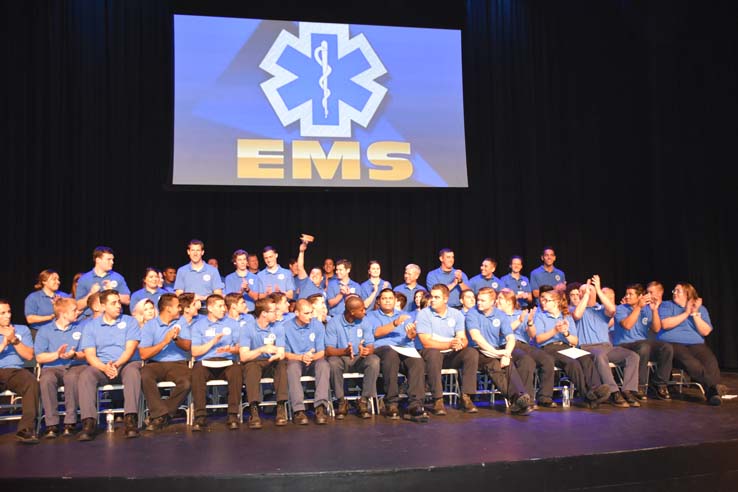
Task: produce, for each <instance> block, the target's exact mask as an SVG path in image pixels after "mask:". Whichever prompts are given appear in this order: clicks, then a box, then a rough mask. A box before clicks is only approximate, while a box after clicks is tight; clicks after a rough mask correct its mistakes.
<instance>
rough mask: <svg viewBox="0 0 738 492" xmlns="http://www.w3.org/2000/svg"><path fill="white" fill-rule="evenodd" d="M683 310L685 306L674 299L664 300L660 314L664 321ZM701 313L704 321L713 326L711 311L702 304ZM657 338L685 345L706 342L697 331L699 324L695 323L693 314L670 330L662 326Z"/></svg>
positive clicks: (660, 307)
mask: <svg viewBox="0 0 738 492" xmlns="http://www.w3.org/2000/svg"><path fill="white" fill-rule="evenodd" d="M683 312H684V308H683V307H681V306H680V305H679V304H677V303H675V302H673V301H664V302H662V303H661V305H660V306H659V316H660V317H661V321H662V323H663V320H664V319H666V318H671V317H672V316H678V315H680V314H682V313H683ZM700 315H701V316H702V319H703V320H704V322H705V323H707V324H708V325H710V327H711V328H712V322H711V321H710V313H708V312H707V308H706V307H705V306H700ZM656 339H657V340H661V341H662V342H669V343H681V344H684V345H696V344H698V343H705V338H704V337H703V336H702V335H700V332H698V331H697V325H695V323H694V320H693V319H692V317H691V316H689V317H687V319H686V320H684V321H682V322H681V323H679V324H678V325H676V326H675V327H674V328H672V329H670V330H664V329H663V328H662V329H661V330H659V332H658V333H657V334H656Z"/></svg>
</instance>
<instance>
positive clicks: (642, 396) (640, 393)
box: [633, 390, 648, 401]
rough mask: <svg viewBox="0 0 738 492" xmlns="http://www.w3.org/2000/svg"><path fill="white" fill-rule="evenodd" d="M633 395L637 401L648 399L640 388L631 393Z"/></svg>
mask: <svg viewBox="0 0 738 492" xmlns="http://www.w3.org/2000/svg"><path fill="white" fill-rule="evenodd" d="M633 396H635V398H636V400H638V401H646V400H648V395H646V393H644V392H643V391H641V390H638V391H636V392H635V393H633Z"/></svg>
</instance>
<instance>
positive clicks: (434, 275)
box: [408, 267, 469, 308]
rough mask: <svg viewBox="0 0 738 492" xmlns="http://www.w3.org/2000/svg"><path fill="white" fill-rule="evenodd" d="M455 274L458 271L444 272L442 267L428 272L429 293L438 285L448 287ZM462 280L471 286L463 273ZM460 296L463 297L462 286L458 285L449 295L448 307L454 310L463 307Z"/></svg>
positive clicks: (426, 283)
mask: <svg viewBox="0 0 738 492" xmlns="http://www.w3.org/2000/svg"><path fill="white" fill-rule="evenodd" d="M455 272H456V269H452V270H451V271H448V272H444V271H443V270H442V269H441V268H440V267H439V268H436V269H435V270H433V271H431V272H428V276H427V277H425V285H426V286H427V287H428V291H430V290H431V289H432V288H433V286H434V285H436V284H443V285H446V286H448V285H449V284H450V283H452V282H453V281H454V279H455V278H456V275H455ZM461 280H462V282H464V283H465V284H466V285H469V278H468V277H467V276H466V274H465V273H462V275H461ZM460 295H461V286H459V285H457V286H456V287H454V288H453V289H451V292H449V294H448V306H449V307H452V308H456V307H459V306H461V301H460V300H459V296H460ZM408 302H410V300H409V299H408Z"/></svg>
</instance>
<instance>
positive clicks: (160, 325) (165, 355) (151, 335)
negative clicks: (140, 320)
mask: <svg viewBox="0 0 738 492" xmlns="http://www.w3.org/2000/svg"><path fill="white" fill-rule="evenodd" d="M175 326H179V335H177V336H178V337H179V338H181V339H183V340H191V339H192V335H191V334H190V327H189V324H188V323H187V321H186V320H185V319H184V318H179V319H175V320H172V321H171V322H170V323H164V321H162V319H161V318H160V317H159V316H157V317H156V318H154V319H150V320H149V321H147V322H146V324H145V325H144V326H143V328H142V329H141V343H139V347H153V346H154V345H156V344H158V343H161V341H162V340H164V337H165V336H166V335H167V333H168V332H169V330H171V329H172V328H174V327H175ZM189 359H190V353H189V352H186V351H184V350H182V349H181V348H179V347H178V346H177V343H176V342H174V341H171V342H169V343H168V344H167V345H166V346H165V347H164V348H163V349H161V351H160V352H159V353H158V354H156V355H155V356H153V357H152V358H151V360H155V361H157V362H177V361H182V360H189Z"/></svg>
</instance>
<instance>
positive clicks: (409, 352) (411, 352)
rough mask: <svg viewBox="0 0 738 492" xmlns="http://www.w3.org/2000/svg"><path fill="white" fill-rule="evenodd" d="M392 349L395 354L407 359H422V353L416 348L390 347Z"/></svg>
mask: <svg viewBox="0 0 738 492" xmlns="http://www.w3.org/2000/svg"><path fill="white" fill-rule="evenodd" d="M390 347H392V349H393V350H394V351H395V352H397V353H398V354H401V355H404V356H405V357H413V358H414V359H420V352H418V351H417V350H416V349H415V347H395V346H394V345H390Z"/></svg>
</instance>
